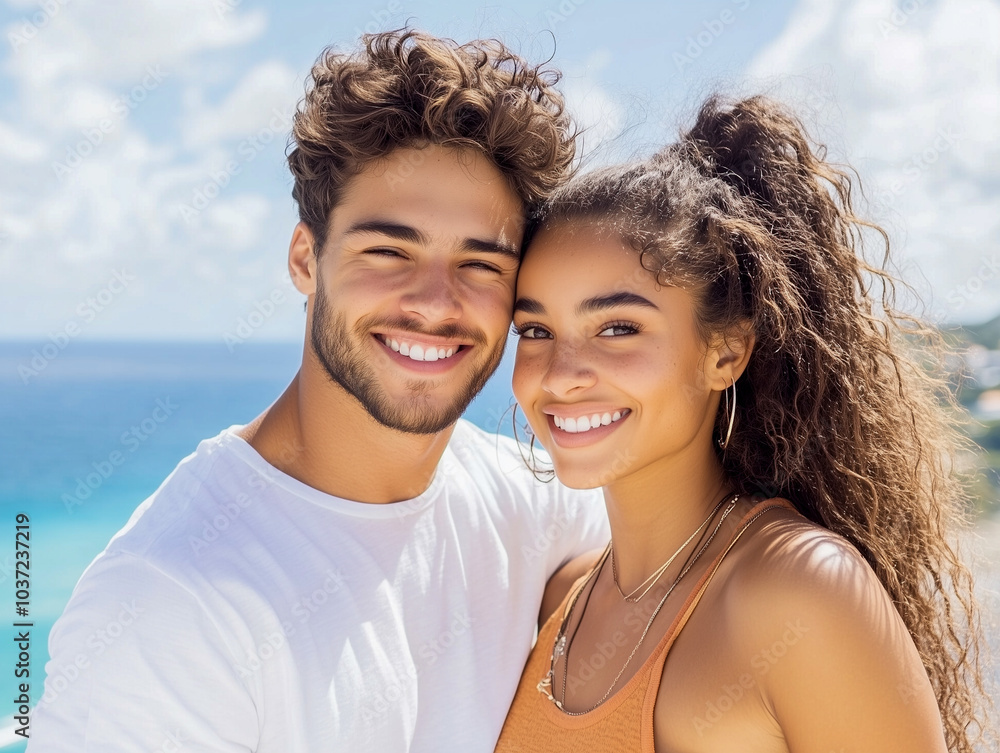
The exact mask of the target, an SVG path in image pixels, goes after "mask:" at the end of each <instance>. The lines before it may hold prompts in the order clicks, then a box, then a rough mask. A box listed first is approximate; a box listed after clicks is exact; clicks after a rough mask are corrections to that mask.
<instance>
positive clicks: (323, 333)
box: [310, 285, 506, 434]
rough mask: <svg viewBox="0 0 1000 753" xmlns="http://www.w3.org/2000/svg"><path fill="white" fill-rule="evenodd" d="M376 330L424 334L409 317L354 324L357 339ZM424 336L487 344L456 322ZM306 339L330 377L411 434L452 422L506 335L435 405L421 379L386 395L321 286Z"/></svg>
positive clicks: (496, 359) (488, 372) (492, 367)
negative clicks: (401, 394)
mask: <svg viewBox="0 0 1000 753" xmlns="http://www.w3.org/2000/svg"><path fill="white" fill-rule="evenodd" d="M379 328H386V329H398V330H403V331H408V332H413V333H414V335H417V334H419V333H421V332H422V330H421V328H420V327H419V326H417V325H416V324H415V323H414V322H412V321H410V320H406V319H395V320H389V319H387V318H375V317H372V318H368V319H365V320H362V321H359V322H358V325H357V333H356V337H357V338H365V337H371V336H372V335H371V333H372V331H377V330H378V329H379ZM423 334H427V335H433V336H437V337H443V338H454V339H458V340H462V341H472V343H473V344H474V346H475V347H476V349H477V350H482V349H485V347H486V338H485V336H484V335H483V334H482V333H480V332H476V331H471V330H467V329H464V328H461V327H459V326H457V325H450V326H444V327H441V328H439V329H438V330H436V331H434V332H423ZM310 337H311V340H312V346H313V350H315V351H316V356H317V357H318V358H319V361H320V363H321V364H323V368H325V369H326V373H327V374H328V375H329V377H330V379H332V380H333V381H334V382H336V383H337V384H339V385H340V386H341V387H343V388H344V389H345V390H346V391H347V392H348V393H350V394H351V395H353V396H354V397H355V398H356V399H357V401H358V402H359V403H361V405H362V406H363V407H364V409H365V410H366V411H367V412H368V414H369V415H370V416H371V417H372V418H374V419H375V420H376V421H378V422H379V423H380V424H382V425H383V426H386V427H388V428H390V429H395V430H396V431H402V432H407V433H409V434H436V433H438V432H440V431H444V430H445V429H447V428H448V427H449V426H451V425H452V424H453V423H455V422H456V421H457V420H458V419H459V417H460V416H461V415H462V413H463V412H465V409H466V408H467V407H468V406H469V403H471V402H472V399H473V398H474V397H475V396H476V395H477V394H479V391H480V390H482V388H483V386H484V385H485V384H486V382H487V380H488V379H489V378H490V376H492V374H493V372H494V371H496V369H497V366H499V365H500V359H501V358H503V351H504V346H505V345H506V340H505V339H501V340H500V342H499V343H497V345H496V347H495V348H494V349H493V351H492V352H491V353H490V354H489V357H488V358H486V360H485V361H484V362H483V363H482V365H481V366H479V367H478V368H477V369H476V370H474V371H473V372H472V374H471V375H470V376H469V381H468V383H467V384H466V385H465V388H464V389H462V390H460V391H459V393H458V394H457V395H455V398H454V399H453V400H452V401H451V403H450V404H447V405H444V406H442V407H434V406H433V405H430V404H429V402H430V400H429V397H428V394H427V393H428V392H430V387H429V385H428V384H427V382H426V381H425V380H420V379H414V380H413V381H412V382H411V383H409V384H408V385H407V387H408V389H409V390H410V392H411V395H410V396H409V397H406V398H401V399H398V400H396V399H393V398H390V397H389V396H388V395H386V394H385V392H384V391H383V390H382V387H381V385H380V384H379V380H378V376H377V375H376V373H375V369H374V368H373V366H372V364H371V363H369V362H368V361H366V360H365V356H364V354H363V353H362V352H358V351H357V350H355V349H352V347H351V333H350V331H349V330H348V327H347V318H346V317H345V316H344V315H343V314H334V313H333V312H331V311H330V310H329V308H328V304H327V299H326V296H325V295H324V293H323V288H322V285H318V286H317V288H316V300H315V304H314V307H313V322H312V332H311V333H310Z"/></svg>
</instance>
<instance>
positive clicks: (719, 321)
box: [526, 97, 988, 753]
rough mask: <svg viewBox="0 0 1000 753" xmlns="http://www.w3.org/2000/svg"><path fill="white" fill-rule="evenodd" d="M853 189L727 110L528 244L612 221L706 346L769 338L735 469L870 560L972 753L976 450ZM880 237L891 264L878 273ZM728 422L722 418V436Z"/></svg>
mask: <svg viewBox="0 0 1000 753" xmlns="http://www.w3.org/2000/svg"><path fill="white" fill-rule="evenodd" d="M855 185H856V179H855V180H852V178H851V176H850V175H849V174H848V173H847V172H845V171H844V170H842V169H840V168H838V167H836V166H834V165H832V164H830V163H829V162H827V161H826V159H825V150H824V149H823V148H822V147H817V148H815V149H814V148H812V147H811V145H810V142H809V140H808V137H807V136H806V134H805V130H804V128H803V127H802V125H801V124H800V122H799V121H798V120H797V119H796V118H795V117H794V116H793V115H791V114H790V113H788V112H787V111H785V110H784V109H783V108H782V107H781V106H779V105H778V104H776V103H775V102H773V101H771V100H768V99H766V98H763V97H753V98H750V99H745V100H743V101H739V102H736V103H734V104H726V103H724V102H723V101H721V100H720V99H718V98H712V99H710V100H709V101H707V102H706V103H705V104H704V105H703V107H702V108H701V111H700V112H699V114H698V117H697V121H696V123H695V125H694V127H693V128H691V129H690V130H689V131H687V132H686V133H684V134H682V136H681V138H680V140H679V141H678V142H677V143H675V144H672V145H670V146H668V147H667V148H665V149H663V150H662V151H660V152H659V153H657V154H656V155H655V156H653V157H651V158H650V159H648V160H645V161H642V162H638V163H633V164H627V165H623V166H617V167H610V168H605V169H602V170H598V171H595V172H593V173H589V174H587V175H584V176H581V177H579V178H577V179H576V180H574V181H572V182H571V183H570V184H568V185H566V186H565V187H563V188H561V189H559V190H558V191H557V192H556V193H555V194H554V195H553V196H552V197H551V199H550V200H549V201H548V202H547V203H546V204H545V205H544V207H543V208H542V209H541V211H540V212H539V213H538V214H537V216H536V218H535V220H534V222H533V225H532V227H531V228H530V229H529V236H530V234H531V233H532V232H534V231H537V229H538V228H539V227H544V226H548V225H552V224H553V223H556V222H563V221H575V220H588V219H589V220H596V221H598V222H600V223H601V224H602V225H603V226H606V227H609V228H613V229H616V230H617V231H618V232H620V234H621V236H622V237H623V238H624V239H625V241H626V242H627V243H629V244H630V245H632V246H633V247H634V248H636V249H637V250H638V251H639V252H640V263H641V265H642V266H643V267H644V268H646V269H647V270H649V271H650V272H651V273H652V274H654V275H656V278H657V280H658V281H659V282H661V283H662V284H665V285H676V286H680V287H684V288H686V289H689V290H691V291H693V292H694V293H695V295H696V299H697V301H698V319H699V326H700V328H701V331H702V335H703V337H704V338H705V340H706V342H708V341H709V340H710V338H712V337H714V336H718V335H719V334H723V335H724V334H726V333H732V332H739V331H740V330H741V329H743V330H745V329H746V328H749V330H750V331H752V332H753V334H754V336H755V338H756V343H755V346H754V350H753V354H752V356H751V358H750V360H749V363H748V365H747V368H746V371H745V373H744V374H743V376H742V377H741V378H740V379H739V381H738V382H737V383H736V389H737V392H738V395H739V397H738V400H737V409H736V421H735V428H734V429H733V432H732V437H731V439H730V441H729V443H728V445H727V447H726V449H725V451H724V452H723V451H722V450H718V453H719V459H720V461H721V463H722V465H723V467H724V469H725V471H726V473H727V474H728V475H729V477H730V478H732V479H733V480H734V481H735V482H736V483H737V484H739V485H742V486H744V487H757V488H760V489H763V490H765V491H767V492H768V493H770V494H771V495H780V496H784V497H787V498H788V499H790V500H791V501H792V502H793V503H794V504H795V505H796V507H797V508H798V509H799V510H800V511H801V512H802V513H803V514H804V515H806V516H807V517H808V518H809V519H810V520H812V521H814V522H816V523H818V524H820V525H822V526H824V527H826V528H828V529H829V530H831V531H834V532H835V533H837V534H840V535H841V536H843V537H844V538H846V539H848V540H849V541H850V542H851V543H852V544H853V545H854V546H855V547H856V548H857V549H858V551H859V552H860V553H861V554H862V555H863V556H864V558H865V559H866V560H867V561H868V563H869V564H870V565H871V567H872V568H873V569H874V571H875V573H876V575H877V576H878V578H879V580H880V581H881V583H882V585H883V586H884V587H885V589H886V591H887V592H888V594H889V596H890V598H891V599H892V601H893V603H894V604H895V606H896V609H897V610H898V611H899V613H900V615H901V616H902V618H903V620H904V622H905V624H906V626H907V628H908V629H909V632H910V634H911V636H912V637H913V640H914V642H915V643H916V646H917V648H918V650H919V652H920V656H921V658H922V660H923V664H924V667H925V668H926V671H927V674H928V676H929V677H930V680H931V683H932V685H933V687H934V690H935V693H936V695H937V700H938V705H939V708H940V710H941V715H942V718H943V720H944V729H945V735H946V739H947V742H948V747H949V750H951V751H954V752H955V753H972V751H973V750H974V745H975V744H976V740H977V738H978V737H979V734H978V733H980V732H982V731H983V729H984V722H985V717H984V715H983V714H984V713H985V711H986V709H984V708H982V704H985V703H988V700H987V698H986V694H985V692H984V689H983V678H982V670H981V666H980V655H979V648H980V646H982V645H983V642H982V637H981V631H980V628H979V621H978V612H977V607H976V604H975V600H974V597H973V583H972V577H971V574H970V572H969V570H968V569H967V567H966V566H965V565H964V564H963V563H962V561H961V559H960V558H959V556H958V555H957V554H956V552H955V550H954V549H953V547H952V545H951V543H949V542H950V539H949V537H950V536H951V535H952V534H953V533H955V528H956V527H959V526H960V525H961V524H964V523H965V522H966V515H967V512H966V511H967V510H968V502H969V500H968V494H967V486H966V483H965V482H964V481H963V479H962V478H961V477H960V475H959V474H957V473H956V469H955V461H956V457H957V455H958V454H959V453H960V452H961V451H963V448H966V447H967V446H968V440H965V439H964V438H963V436H962V435H961V433H960V432H959V430H958V428H957V425H956V420H955V418H954V417H955V416H956V415H958V411H957V409H956V406H955V402H954V397H953V395H952V393H951V391H950V390H949V388H948V385H947V383H946V380H945V379H944V377H943V376H942V375H940V374H935V371H934V368H933V366H935V365H939V364H941V363H942V359H941V353H942V352H943V350H942V349H943V345H942V341H941V339H940V336H939V335H937V333H936V331H935V330H934V329H933V328H932V327H929V326H926V325H924V324H923V323H921V322H920V321H919V320H918V319H917V318H915V317H913V316H909V315H906V314H903V313H901V312H899V311H897V310H896V308H895V300H894V299H895V291H896V286H897V284H899V283H898V281H896V280H894V279H893V277H892V276H891V275H889V274H888V273H887V272H886V271H885V270H886V265H887V263H888V254H889V242H888V237H887V235H886V234H885V232H884V231H882V230H881V229H880V228H879V227H877V226H875V225H873V224H871V223H869V222H866V221H864V220H862V219H860V218H859V217H858V216H856V215H855V213H854V210H853V208H852V197H853V189H854V186H855ZM866 237H875V238H877V239H879V241H880V244H879V245H880V246H881V248H882V249H883V250H884V254H882V257H883V258H881V259H880V260H878V261H877V262H870V261H866V259H865V258H864V255H863V250H864V244H863V240H864V239H865V238H866ZM529 240H530V238H529ZM526 242H527V241H526ZM529 253H530V249H529ZM728 421H729V416H728V415H726V414H725V409H724V408H722V406H721V405H720V411H719V415H718V417H717V429H718V431H719V432H720V433H721V434H722V435H724V433H725V431H726V427H727V425H728Z"/></svg>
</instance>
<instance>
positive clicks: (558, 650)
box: [552, 635, 566, 657]
mask: <svg viewBox="0 0 1000 753" xmlns="http://www.w3.org/2000/svg"><path fill="white" fill-rule="evenodd" d="M565 650H566V636H565V635H560V636H559V640H557V641H556V646H555V648H554V649H553V650H552V655H553V656H554V657H556V656H562V655H563V651H565Z"/></svg>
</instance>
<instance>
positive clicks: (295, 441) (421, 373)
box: [243, 145, 524, 503]
mask: <svg viewBox="0 0 1000 753" xmlns="http://www.w3.org/2000/svg"><path fill="white" fill-rule="evenodd" d="M523 227H524V218H523V208H522V205H521V202H520V200H519V199H518V197H517V195H516V194H515V193H514V192H513V190H512V189H511V188H510V187H509V185H508V183H507V182H506V180H505V179H504V177H503V176H502V174H501V173H500V172H499V170H498V169H497V168H496V167H495V166H494V165H493V164H492V163H491V162H489V161H488V160H487V159H485V158H484V157H482V156H480V155H478V154H476V153H474V152H471V151H466V150H457V149H454V148H448V147H442V146H437V145H431V146H427V147H425V148H422V149H410V148H407V149H397V150H396V151H394V152H392V153H391V154H390V155H388V156H387V157H386V158H385V159H382V160H379V161H378V162H375V163H371V164H369V165H367V166H366V167H365V168H364V169H363V170H362V171H361V172H360V174H358V175H357V176H355V177H354V178H352V179H351V180H350V181H349V183H348V184H347V186H346V188H345V189H344V191H343V192H342V194H341V197H340V200H339V202H338V203H337V205H336V206H335V207H334V209H333V212H332V214H331V217H330V224H329V229H328V234H327V238H326V241H325V244H324V247H323V249H322V251H321V252H320V253H317V249H316V247H315V239H314V237H313V234H312V233H311V232H310V230H309V229H308V228H307V227H306V226H305V225H304V224H303V223H299V224H298V225H297V226H296V228H295V231H294V232H293V234H292V240H291V244H290V247H289V254H288V267H289V271H290V274H291V278H292V281H293V283H294V284H295V286H296V288H297V289H298V290H299V291H300V292H301V293H303V294H305V295H306V296H307V297H308V298H307V306H306V331H307V333H309V336H307V338H306V344H305V350H304V353H303V359H302V367H301V369H300V370H299V373H298V374H297V375H296V377H295V379H294V380H293V381H292V383H291V384H290V385H289V387H288V388H287V389H286V390H285V392H284V393H283V394H282V395H281V397H280V398H279V399H278V400H277V401H276V402H275V404H274V405H272V406H271V407H270V408H269V409H268V410H267V411H266V412H265V413H263V414H262V415H261V416H259V417H258V418H257V419H256V420H255V421H254V422H252V423H251V424H249V425H248V426H247V427H246V428H245V429H244V431H243V436H244V437H245V438H246V439H247V440H248V441H249V442H250V443H251V444H252V446H253V447H254V448H255V449H256V450H257V451H258V452H259V453H260V454H261V455H262V456H263V457H264V458H265V459H266V460H268V462H270V463H271V464H272V465H274V466H275V467H277V468H279V469H280V470H282V471H284V472H285V473H287V474H289V475H291V476H293V477H295V478H297V479H299V480H300V481H302V482H304V483H306V484H308V485H309V486H312V487H313V488H316V489H319V490H321V491H324V492H327V493H329V494H333V495H336V496H339V497H343V498H346V499H351V500H356V501H360V502H372V503H386V502H397V501H401V500H405V499H410V498H413V497H414V496H417V495H419V494H420V493H421V492H423V491H424V490H425V489H426V488H427V486H428V485H429V484H430V481H431V480H432V478H433V475H434V471H435V468H436V467H437V464H438V461H439V459H440V457H441V454H442V452H443V451H444V448H445V446H446V445H447V442H448V440H449V438H450V436H451V433H452V429H453V426H454V417H455V416H457V414H458V413H460V412H461V409H462V408H464V403H465V402H467V401H468V399H469V398H471V395H470V394H469V392H470V388H471V387H473V386H475V385H477V384H478V385H479V386H481V381H482V378H483V375H484V374H485V375H486V376H488V375H489V373H491V372H492V370H493V369H494V368H495V366H496V363H497V361H498V360H499V357H500V355H501V354H502V350H503V344H504V341H505V338H506V333H507V328H508V325H509V322H510V310H511V306H512V303H513V292H514V282H515V278H516V273H517V266H518V247H519V244H520V241H521V237H522V234H523ZM318 304H321V305H318ZM387 338H388V340H389V343H388V344H387V343H386V339H387ZM393 340H395V341H396V347H397V348H399V347H400V346H401V345H402V346H404V347H402V348H401V349H402V350H404V351H406V350H411V349H413V348H415V347H419V349H420V351H424V352H426V351H428V350H429V349H430V348H434V349H435V353H436V354H438V355H439V358H438V359H437V360H433V361H416V360H413V359H412V358H411V357H409V356H404V355H402V353H401V352H400V350H395V349H394V348H393V345H392V341H393ZM317 345H318V346H319V348H317ZM415 352H416V351H415ZM449 352H450V353H451V354H450V355H448V353H449ZM334 373H336V374H337V376H338V378H339V381H338V379H335V378H334ZM341 382H344V383H347V384H348V385H350V386H351V389H345V386H344V384H342V383H341ZM358 395H360V396H361V397H364V398H365V399H366V400H370V401H372V402H374V403H377V404H378V406H379V410H380V412H381V413H380V415H379V416H377V418H378V420H376V417H373V415H372V414H371V413H370V412H369V410H368V408H366V406H365V405H364V404H363V403H362V401H361V399H360V398H359V396H358ZM369 407H371V406H369Z"/></svg>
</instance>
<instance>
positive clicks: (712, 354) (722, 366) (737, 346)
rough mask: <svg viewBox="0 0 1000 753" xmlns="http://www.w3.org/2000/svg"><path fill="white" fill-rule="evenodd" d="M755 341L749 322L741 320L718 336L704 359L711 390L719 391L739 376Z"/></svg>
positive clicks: (748, 358)
mask: <svg viewBox="0 0 1000 753" xmlns="http://www.w3.org/2000/svg"><path fill="white" fill-rule="evenodd" d="M755 343H756V337H755V336H754V333H753V329H752V328H751V327H750V323H749V322H743V323H741V324H739V325H737V326H736V327H734V328H733V329H731V330H730V331H729V332H727V333H725V334H720V335H719V336H718V338H717V339H716V341H715V342H714V343H713V345H712V346H711V347H710V348H709V350H708V358H707V359H706V360H705V364H706V367H707V370H708V374H707V377H708V383H709V385H710V386H711V388H712V389H713V390H718V391H720V392H721V391H722V390H724V389H726V388H727V387H729V386H730V385H732V383H733V382H735V381H736V380H738V379H739V378H740V376H741V375H742V374H743V372H744V370H745V369H746V367H747V363H749V361H750V354H751V353H752V352H753V346H754V344H755Z"/></svg>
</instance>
